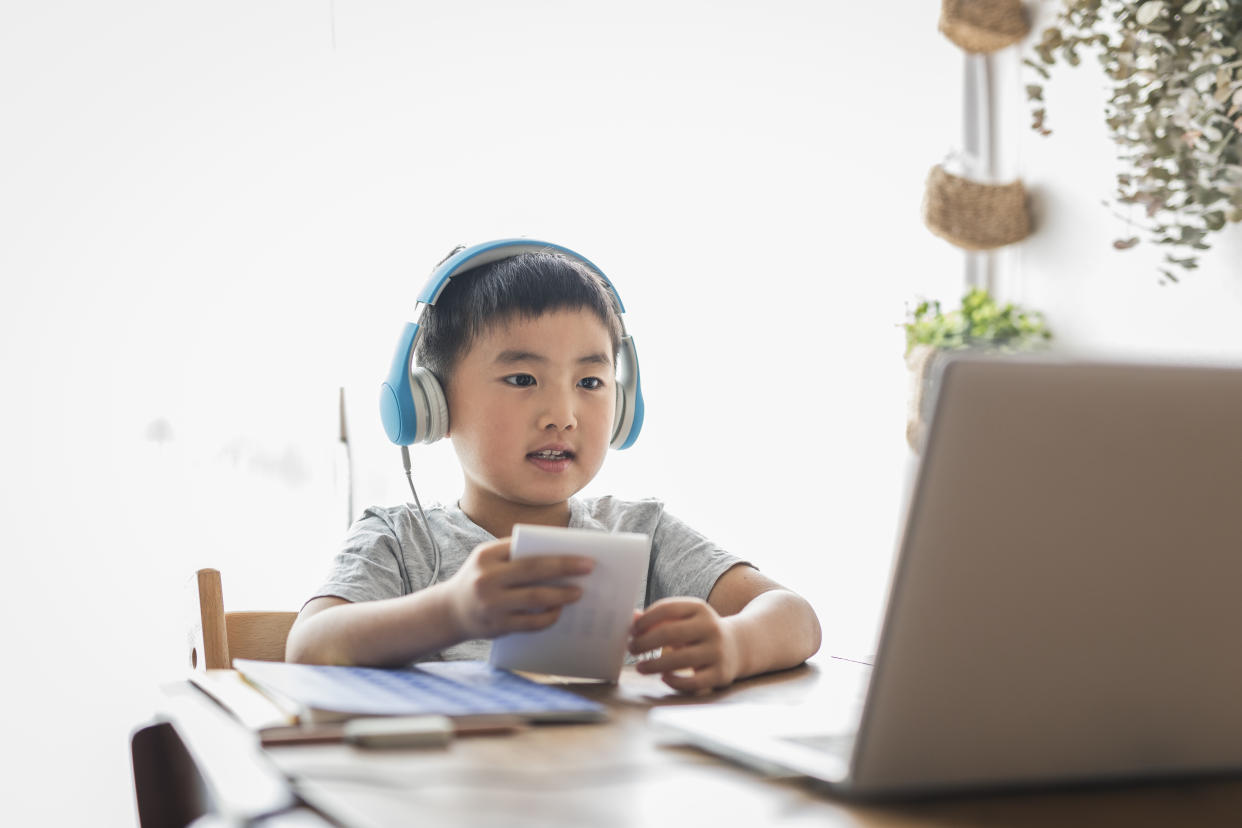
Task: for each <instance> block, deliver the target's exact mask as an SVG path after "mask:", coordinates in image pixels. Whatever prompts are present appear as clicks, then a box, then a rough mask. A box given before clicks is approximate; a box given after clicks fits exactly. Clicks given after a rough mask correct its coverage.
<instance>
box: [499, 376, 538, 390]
mask: <svg viewBox="0 0 1242 828" xmlns="http://www.w3.org/2000/svg"><path fill="white" fill-rule="evenodd" d="M504 381H505V382H507V383H509V384H510V385H516V386H517V387H518V388H530V387H531V386H532V385H534V384H535V378H534V377H532V376H531V375H530V374H510V375H509V376H507V377H505V378H504Z"/></svg>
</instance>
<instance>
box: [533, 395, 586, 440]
mask: <svg viewBox="0 0 1242 828" xmlns="http://www.w3.org/2000/svg"><path fill="white" fill-rule="evenodd" d="M577 424H578V418H577V417H576V416H575V415H574V406H573V401H572V399H571V398H570V397H569V396H568V395H566V396H564V397H562V396H560V395H556V396H553V397H552V398H550V399H549V400H548V403H547V406H546V407H545V408H544V410H543V413H542V414H541V415H540V424H539V425H540V428H543V429H545V430H546V429H549V428H551V429H556V430H557V431H568V430H570V429H572V428H573V427H574V426H576V425H577Z"/></svg>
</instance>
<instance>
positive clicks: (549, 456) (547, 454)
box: [526, 449, 574, 460]
mask: <svg viewBox="0 0 1242 828" xmlns="http://www.w3.org/2000/svg"><path fill="white" fill-rule="evenodd" d="M526 456H527V457H533V458H535V459H537V460H572V459H574V453H573V452H572V451H564V450H562V449H540V450H539V451H532V452H531V453H530V454H528V455H526Z"/></svg>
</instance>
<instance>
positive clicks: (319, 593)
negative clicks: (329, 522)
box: [311, 509, 405, 603]
mask: <svg viewBox="0 0 1242 828" xmlns="http://www.w3.org/2000/svg"><path fill="white" fill-rule="evenodd" d="M400 555H401V545H400V543H399V542H398V541H397V536H396V533H395V532H394V531H393V528H392V526H391V525H390V524H389V523H388V521H386V520H384V518H383V517H382V516H381V515H380V514H379V513H377V512H375V511H373V510H371V509H368V510H367V511H366V512H364V513H363V515H362V517H360V518H359V519H358V520H357V521H356V522H355V523H354V525H353V526H351V527H350V529H349V534H348V535H346V537H345V541H344V543H343V544H342V545H341V548H340V550H339V551H338V552H337V553H336V556H335V557H334V558H333V559H332V564H331V566H330V568H329V570H328V577H327V580H325V581H324V583H323V584H322V585H320V587H319V588H318V589H317V590H316V591H315V594H314V595H313V596H311V598H312V599H314V598H320V597H323V596H325V595H331V596H335V597H337V598H344V599H345V600H346V601H353V602H355V603H356V602H358V601H376V600H379V599H381V598H396V597H398V596H400V595H404V594H405V586H404V580H405V579H404V578H402V576H401V567H402V563H403V562H402V561H401V560H400V558H399V557H398V556H400Z"/></svg>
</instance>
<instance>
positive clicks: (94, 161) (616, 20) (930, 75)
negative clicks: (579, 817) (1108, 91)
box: [0, 0, 961, 824]
mask: <svg viewBox="0 0 1242 828" xmlns="http://www.w3.org/2000/svg"><path fill="white" fill-rule="evenodd" d="M937 11H938V10H937V8H936V4H933V3H928V2H925V0H902V2H900V3H897V4H895V5H894V4H889V7H888V8H887V10H886V11H885V13H884V15H883V21H882V25H879V24H878V23H877V20H876V12H875V10H874V8H873V7H872V6H871V5H870V4H865V3H855V4H836V3H833V4H825V3H821V2H812V0H801V1H800V2H794V1H793V0H784V1H783V2H771V3H764V4H758V3H753V2H710V3H709V2H682V3H657V2H638V3H630V4H625V5H621V6H617V5H615V4H614V5H601V4H584V3H577V2H568V0H566V1H565V2H538V3H523V4H515V3H506V2H499V1H494V2H483V1H482V0H477V1H476V2H461V3H453V4H446V3H434V4H433V3H429V2H416V3H398V2H378V0H372V1H371V2H362V1H361V0H335V2H329V0H321V2H316V3H307V2H292V1H291V0H285V2H275V1H274V0H268V2H236V1H234V2H214V3H210V4H208V3H197V4H169V3H158V2H152V1H150V0H148V1H147V2H136V1H131V2H115V3H107V4H102V3H91V2H85V0H44V2H40V3H38V4H34V3H29V4H23V5H20V6H18V7H15V8H11V9H9V10H8V12H7V13H6V15H5V22H4V25H3V27H0V113H3V114H2V115H0V117H3V119H4V124H3V128H0V284H2V289H3V298H2V299H0V376H3V379H4V383H5V392H4V402H3V404H0V434H3V444H4V461H3V469H4V471H3V473H2V474H0V532H3V537H4V549H5V550H6V552H7V558H8V567H7V576H8V577H7V585H8V589H7V590H6V599H5V601H4V603H3V605H0V606H3V609H0V613H2V615H0V618H2V620H3V621H4V625H5V629H6V640H7V641H8V642H9V643H8V645H7V652H6V658H7V660H8V662H9V663H10V664H11V665H19V664H23V665H28V666H27V667H25V668H23V670H22V674H23V675H22V677H21V678H20V679H18V680H16V681H15V680H9V681H6V682H5V683H4V685H5V687H4V690H3V691H0V692H3V693H4V696H5V698H4V701H5V703H6V704H5V706H6V709H8V710H9V711H15V710H30V711H32V713H31V715H29V716H22V717H21V719H20V721H18V722H17V723H16V724H15V725H12V727H15V728H16V733H15V735H11V736H10V740H12V739H14V738H15V739H16V742H17V743H18V744H19V745H22V749H23V750H24V751H26V752H27V753H28V754H29V756H30V767H33V768H36V769H37V770H36V771H35V775H36V778H37V779H40V780H42V781H43V783H44V784H42V785H40V784H30V783H27V784H24V785H23V786H22V791H21V792H18V793H17V794H16V796H17V799H16V812H17V814H18V815H19V816H20V815H23V814H24V815H26V816H28V817H30V819H28V820H21V819H19V820H18V821H19V822H21V821H38V822H63V823H72V822H82V821H89V822H91V823H92V824H100V823H120V824H125V823H126V822H128V821H129V820H130V819H131V811H130V809H131V805H130V793H129V788H128V785H129V767H128V758H127V745H126V743H125V734H126V732H127V731H128V728H129V727H130V726H131V725H133V724H135V723H136V722H138V721H140V720H141V719H142V718H143V717H145V716H146V715H148V713H149V712H150V709H151V707H150V704H151V699H152V696H153V695H154V692H153V691H154V687H155V685H156V682H157V680H158V679H160V678H169V677H175V676H176V675H178V673H179V671H180V669H181V665H182V664H183V662H184V660H185V651H184V639H183V628H182V623H181V615H182V613H183V612H184V610H185V606H186V601H187V598H188V596H187V595H186V594H185V593H184V592H183V588H184V586H185V584H186V582H187V579H188V578H189V576H190V575H191V573H192V572H193V570H194V569H195V568H196V567H199V566H204V565H213V566H217V567H219V568H221V569H222V570H223V571H224V573H225V595H226V602H227V603H229V604H230V605H231V606H233V607H250V608H255V607H259V606H273V607H282V606H283V607H297V606H300V603H301V601H302V600H303V598H304V597H305V596H306V595H307V594H308V592H309V590H311V589H312V588H313V586H314V584H315V583H316V582H317V580H318V579H319V578H320V576H321V574H322V572H323V570H324V566H325V564H326V561H327V559H328V557H329V556H330V555H331V553H332V550H333V548H334V546H335V544H336V542H337V540H338V539H339V537H340V536H341V533H342V532H343V529H344V515H343V514H342V509H341V507H340V499H339V491H338V490H337V488H336V483H335V482H334V475H335V473H336V470H335V468H334V455H333V450H334V447H335V429H336V420H335V409H336V394H337V388H338V387H339V386H344V387H345V388H346V389H347V392H348V397H349V401H350V409H349V414H350V428H351V433H352V436H353V438H354V460H355V464H356V474H357V481H356V482H357V501H358V504H359V506H361V505H365V504H366V503H370V502H394V501H399V500H404V499H405V497H406V493H405V489H404V480H403V478H402V476H401V473H400V466H399V463H398V460H397V455H396V452H395V450H394V449H392V448H391V447H390V446H388V445H386V443H385V442H384V439H383V437H382V434H381V432H380V429H379V427H378V426H379V423H378V417H377V415H376V412H375V410H374V400H375V394H376V388H377V384H378V381H379V379H380V378H381V377H382V375H383V373H384V371H385V370H386V367H387V365H388V361H389V359H390V356H391V349H392V347H393V345H394V343H395V338H396V334H397V332H398V330H399V327H400V325H401V323H402V322H403V321H404V319H405V317H406V314H407V313H408V312H409V311H410V310H411V309H412V304H413V297H414V295H415V293H416V291H417V288H418V287H419V286H420V284H421V281H422V279H423V277H424V276H425V274H426V272H427V271H428V270H429V268H430V267H431V265H432V264H433V263H434V262H435V261H437V260H438V259H439V258H440V257H441V256H442V255H443V253H444V252H446V251H447V249H448V248H450V247H451V246H452V245H453V244H455V243H457V242H463V241H464V242H469V241H480V240H484V239H487V238H493V237H499V236H508V235H530V236H533V237H537V238H540V237H541V238H547V239H550V240H553V241H557V242H559V243H562V244H566V245H569V246H571V247H574V248H576V249H578V250H580V251H582V252H583V253H585V254H586V255H588V256H590V257H591V258H592V259H594V260H595V261H596V262H598V263H599V264H600V265H601V266H602V267H603V268H604V269H605V270H606V271H607V272H608V273H609V274H610V275H611V276H612V277H613V279H614V280H615V281H616V283H617V285H618V287H619V289H620V291H621V294H622V296H623V297H624V299H625V301H626V303H627V305H628V306H629V308H630V311H631V312H630V314H629V319H628V322H629V324H630V327H631V330H632V332H633V333H634V334H635V338H636V340H637V343H638V346H639V350H640V354H641V357H642V368H643V382H644V389H645V392H646V399H647V403H648V421H647V425H646V428H645V430H644V433H643V435H642V438H641V439H640V440H639V442H638V444H637V445H636V447H635V448H634V449H632V450H630V451H627V452H624V453H616V454H614V456H613V457H612V458H611V459H610V460H609V461H608V463H607V465H606V467H605V471H604V472H603V473H602V475H601V476H600V478H599V479H598V480H597V481H596V483H595V484H593V485H592V487H591V491H593V492H600V491H614V492H617V493H619V494H622V495H658V496H661V497H664V498H666V499H667V500H668V502H669V504H670V509H671V510H672V511H674V512H675V513H677V514H679V515H680V516H682V517H684V518H685V519H687V520H688V521H689V522H691V523H692V524H693V525H696V526H697V527H699V528H700V529H702V530H703V531H705V532H706V533H708V534H709V535H711V536H713V537H715V538H717V539H719V540H720V541H721V542H722V543H723V544H725V545H726V546H728V547H729V548H731V549H734V550H736V551H738V552H739V553H741V554H744V555H746V556H749V557H751V558H753V559H754V560H755V561H756V563H758V564H759V565H760V566H761V567H763V568H764V569H765V570H766V571H768V572H770V573H771V574H772V575H773V576H775V577H776V578H778V579H779V580H782V581H785V582H786V583H788V584H789V585H791V586H793V587H794V588H796V589H799V590H801V591H802V592H804V593H805V594H806V595H808V596H809V597H810V598H811V599H812V600H813V601H814V602H815V604H816V607H817V609H818V610H819V612H820V614H821V617H822V618H823V620H824V623H825V626H826V629H827V632H828V639H829V642H830V646H831V647H833V648H834V649H837V650H838V651H841V650H845V651H852V652H859V651H865V649H866V648H867V647H869V646H870V638H871V635H872V632H873V623H874V617H873V616H874V611H875V607H876V604H877V602H878V600H879V598H880V594H881V591H882V588H883V583H884V576H885V574H886V570H887V565H888V560H889V555H890V552H891V543H892V532H893V526H894V524H893V520H894V512H895V508H896V500H897V491H898V488H899V485H900V481H901V474H902V468H903V464H904V462H905V459H906V450H905V446H904V441H903V428H904V422H903V416H904V398H903V395H904V393H905V377H904V367H903V365H902V361H901V351H902V347H903V342H902V336H901V331H900V329H899V328H898V324H899V323H900V322H901V320H902V318H903V315H904V312H905V306H906V303H907V302H908V301H910V300H912V299H913V298H914V297H915V296H916V295H919V294H922V295H928V296H933V297H937V298H942V299H945V300H952V299H953V298H954V297H956V296H957V295H958V293H959V290H960V283H961V257H960V255H959V254H958V253H957V251H955V250H953V249H952V248H950V247H949V246H948V245H947V244H945V243H943V242H941V241H940V240H938V239H935V238H933V237H932V236H931V235H930V234H929V233H927V232H926V231H925V230H924V229H923V228H922V226H921V223H920V219H919V201H920V199H921V195H922V183H923V178H924V176H925V174H926V171H927V169H928V168H929V167H930V165H931V164H932V163H934V162H935V161H937V160H939V159H940V158H941V157H942V156H943V155H944V154H945V153H946V152H947V151H948V150H949V149H951V148H952V147H953V146H954V145H955V144H956V143H957V140H958V133H959V129H960V126H959V114H958V109H957V106H958V94H959V88H960V66H961V58H960V55H959V53H958V52H957V50H956V49H955V48H954V47H953V46H952V45H951V44H949V43H948V42H947V41H945V40H944V39H943V38H942V37H940V35H938V34H937V33H936V31H935V19H936V13H937ZM416 464H417V475H418V476H417V478H416V479H417V480H418V482H419V484H420V487H421V489H422V491H423V492H424V494H425V496H426V498H427V499H451V498H453V497H455V496H456V494H457V488H458V486H459V483H460V479H459V477H458V476H457V472H456V471H455V466H454V464H453V460H452V455H451V451H450V449H449V447H448V446H436V447H431V448H428V449H419V450H418V451H416ZM10 675H12V674H10ZM41 715H42V716H51V717H52V718H51V719H50V721H52V722H53V723H56V724H54V726H52V727H50V728H44V727H43V725H42V722H43V721H45V720H43V719H40V716H41ZM61 721H64V722H70V723H72V726H69V725H64V726H62V725H60V724H59V722H61ZM15 750H16V749H12V748H11V751H15ZM56 779H59V780H61V782H60V783H56V784H55V785H53V782H52V780H56ZM61 789H65V790H68V789H73V790H77V791H80V793H79V794H76V795H74V796H72V797H66V796H59V795H56V794H55V793H54V792H55V791H56V790H61ZM8 799H9V797H8V796H7V794H6V800H8ZM6 810H7V811H8V812H10V813H11V812H13V810H14V807H13V805H12V804H10V805H9V806H8V808H7V809H6ZM86 814H89V815H90V816H89V818H88V819H86V820H84V819H83V817H84V816H85V815H86Z"/></svg>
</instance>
